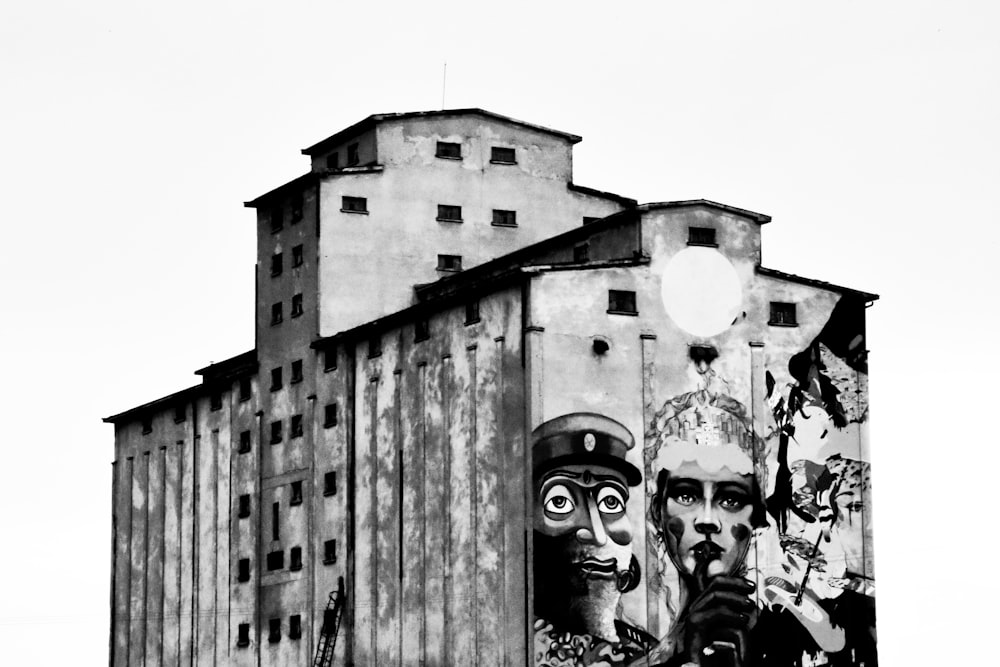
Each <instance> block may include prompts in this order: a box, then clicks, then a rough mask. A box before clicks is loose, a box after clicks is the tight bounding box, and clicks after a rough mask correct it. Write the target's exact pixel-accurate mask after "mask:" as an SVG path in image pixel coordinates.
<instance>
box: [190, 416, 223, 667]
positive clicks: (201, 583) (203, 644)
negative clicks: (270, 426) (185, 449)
mask: <svg viewBox="0 0 1000 667" xmlns="http://www.w3.org/2000/svg"><path fill="white" fill-rule="evenodd" d="M195 442H196V444H197V446H198V454H197V461H198V469H197V473H196V474H197V489H198V491H197V500H196V515H195V516H196V531H195V534H196V535H197V540H198V543H197V544H198V546H197V554H198V556H197V559H198V560H197V570H198V572H197V579H196V582H197V586H196V588H195V590H196V591H197V594H196V600H197V604H196V606H195V609H196V613H197V616H198V622H197V623H196V626H195V627H196V628H197V637H196V641H195V646H196V650H197V655H196V656H195V657H196V660H195V664H197V665H214V664H215V617H216V615H217V614H218V603H217V600H216V590H215V580H216V572H217V570H218V557H219V551H218V545H217V543H216V532H215V524H216V517H217V514H216V513H217V511H218V507H217V505H216V500H217V497H216V493H217V484H218V475H217V471H216V467H215V463H216V460H215V457H216V450H217V449H218V446H219V430H218V429H213V430H212V431H211V433H210V437H209V439H208V442H207V443H206V442H205V441H204V439H201V441H198V440H196V441H195Z"/></svg>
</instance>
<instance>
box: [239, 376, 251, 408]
mask: <svg viewBox="0 0 1000 667" xmlns="http://www.w3.org/2000/svg"><path fill="white" fill-rule="evenodd" d="M250 394H251V384H250V378H240V402H244V401H249V400H250Z"/></svg>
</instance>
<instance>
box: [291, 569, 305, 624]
mask: <svg viewBox="0 0 1000 667" xmlns="http://www.w3.org/2000/svg"><path fill="white" fill-rule="evenodd" d="M299 567H301V565H300V566H299ZM301 636H302V616H300V615H299V614H293V615H291V616H289V617H288V638H289V639H298V638H299V637H301Z"/></svg>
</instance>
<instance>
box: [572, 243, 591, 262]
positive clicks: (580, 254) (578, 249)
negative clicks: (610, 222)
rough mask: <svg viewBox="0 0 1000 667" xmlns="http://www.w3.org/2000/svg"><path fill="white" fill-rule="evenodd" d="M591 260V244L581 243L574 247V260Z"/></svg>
mask: <svg viewBox="0 0 1000 667" xmlns="http://www.w3.org/2000/svg"><path fill="white" fill-rule="evenodd" d="M589 260H590V244H589V243H581V244H580V245H578V246H574V247H573V261H574V262H577V263H581V262H586V261H589Z"/></svg>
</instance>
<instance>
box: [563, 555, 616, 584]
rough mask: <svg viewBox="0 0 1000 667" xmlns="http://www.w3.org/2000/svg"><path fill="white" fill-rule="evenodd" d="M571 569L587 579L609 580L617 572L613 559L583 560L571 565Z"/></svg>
mask: <svg viewBox="0 0 1000 667" xmlns="http://www.w3.org/2000/svg"><path fill="white" fill-rule="evenodd" d="M573 567H575V568H576V569H577V570H579V571H580V573H581V574H582V575H583V576H585V577H588V578H598V579H611V578H613V577H614V576H615V573H616V572H617V571H618V563H617V561H615V559H614V558H585V559H583V560H581V561H577V562H575V563H573Z"/></svg>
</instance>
